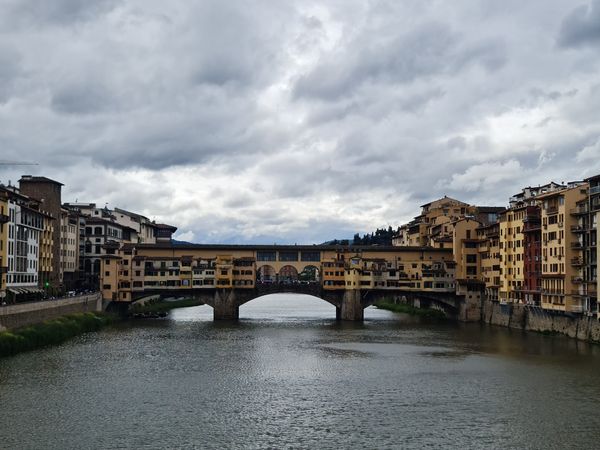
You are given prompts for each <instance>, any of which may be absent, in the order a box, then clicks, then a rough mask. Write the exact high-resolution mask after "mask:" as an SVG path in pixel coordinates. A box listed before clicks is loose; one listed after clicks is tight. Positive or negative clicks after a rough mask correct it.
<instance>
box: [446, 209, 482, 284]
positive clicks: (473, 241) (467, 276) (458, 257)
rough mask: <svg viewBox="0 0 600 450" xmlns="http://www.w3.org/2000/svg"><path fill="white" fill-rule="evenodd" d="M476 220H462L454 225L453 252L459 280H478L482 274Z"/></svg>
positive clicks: (478, 225)
mask: <svg viewBox="0 0 600 450" xmlns="http://www.w3.org/2000/svg"><path fill="white" fill-rule="evenodd" d="M480 226H481V223H479V222H478V221H476V220H475V219H468V218H467V219H461V220H459V221H457V222H455V223H454V227H453V243H452V247H453V248H452V251H453V254H454V261H455V262H456V279H457V280H477V279H479V274H480V261H479V250H478V248H479V245H478V243H479V240H478V237H477V229H478V228H479V227H480Z"/></svg>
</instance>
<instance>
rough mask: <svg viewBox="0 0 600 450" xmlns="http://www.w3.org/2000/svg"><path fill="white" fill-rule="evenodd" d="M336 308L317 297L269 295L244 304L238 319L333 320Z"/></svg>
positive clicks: (283, 320) (276, 320) (286, 294)
mask: <svg viewBox="0 0 600 450" xmlns="http://www.w3.org/2000/svg"><path fill="white" fill-rule="evenodd" d="M335 317H336V307H335V306H334V305H333V304H331V303H329V302H328V301H327V300H324V299H322V298H319V297H315V296H312V295H306V294H289V293H285V294H269V295H263V296H261V297H257V298H255V299H252V300H250V301H249V302H246V303H244V304H243V305H241V306H240V309H239V318H240V319H242V320H244V319H247V320H260V321H269V322H271V321H274V322H289V321H303V320H327V321H331V320H335Z"/></svg>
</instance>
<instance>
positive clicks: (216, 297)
mask: <svg viewBox="0 0 600 450" xmlns="http://www.w3.org/2000/svg"><path fill="white" fill-rule="evenodd" d="M284 293H287V294H305V295H311V296H313V297H317V298H320V299H322V300H324V301H326V302H328V303H330V304H331V305H333V306H335V308H336V319H337V320H350V321H362V320H363V318H364V309H365V308H367V307H368V306H371V305H373V304H374V303H376V302H377V301H379V300H382V299H389V300H391V301H402V302H407V303H409V304H411V305H414V306H416V307H420V308H435V309H439V310H441V311H443V312H444V313H445V314H446V315H447V316H448V317H453V318H458V316H459V314H460V310H461V307H462V306H463V303H464V299H463V298H461V297H459V296H456V295H454V294H450V293H436V292H422V293H421V292H415V291H406V290H390V289H385V290H383V289H382V290H378V289H337V290H330V289H324V288H323V286H322V285H321V284H320V283H307V284H302V283H294V284H285V283H257V284H256V286H255V287H254V288H252V289H248V288H243V289H235V288H233V289H231V288H228V289H226V288H223V289H219V288H216V289H206V288H203V289H186V290H168V291H166V292H165V291H164V290H161V291H156V292H154V291H148V290H146V291H145V292H144V295H145V296H147V295H152V294H160V295H161V296H163V297H165V296H169V297H170V296H178V295H181V296H191V297H193V298H196V299H199V300H201V301H202V302H204V303H205V304H207V305H209V306H211V307H212V308H213V317H214V319H215V320H235V319H238V318H239V308H240V306H242V305H244V304H245V303H248V302H249V301H251V300H254V299H256V298H258V297H262V296H265V295H270V294H284Z"/></svg>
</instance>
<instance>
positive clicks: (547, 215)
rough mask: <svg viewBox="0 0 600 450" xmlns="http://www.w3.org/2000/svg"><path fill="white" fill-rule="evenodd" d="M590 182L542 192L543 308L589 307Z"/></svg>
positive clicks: (576, 309)
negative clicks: (584, 220) (586, 227)
mask: <svg viewBox="0 0 600 450" xmlns="http://www.w3.org/2000/svg"><path fill="white" fill-rule="evenodd" d="M588 186H589V185H588V183H570V184H569V186H568V187H567V188H565V189H561V190H557V191H554V192H550V193H547V194H543V195H540V196H539V197H538V201H539V202H540V205H541V213H542V214H541V218H542V248H541V250H542V275H541V278H542V292H541V305H542V308H545V309H550V310H556V311H563V312H569V313H581V312H586V311H589V310H590V305H589V300H588V297H587V296H586V294H587V293H586V285H585V283H584V282H583V281H584V280H583V268H584V264H583V263H584V260H583V248H584V247H583V237H582V235H581V233H580V232H579V228H578V227H579V226H580V225H581V222H580V221H581V217H582V215H587V214H588V212H587V207H586V205H587V201H588Z"/></svg>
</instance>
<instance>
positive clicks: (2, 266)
mask: <svg viewBox="0 0 600 450" xmlns="http://www.w3.org/2000/svg"><path fill="white" fill-rule="evenodd" d="M8 221H9V216H8V197H6V196H5V194H4V193H3V192H0V303H3V302H4V299H5V297H6V272H7V270H8V253H7V250H8V227H9V225H8Z"/></svg>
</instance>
